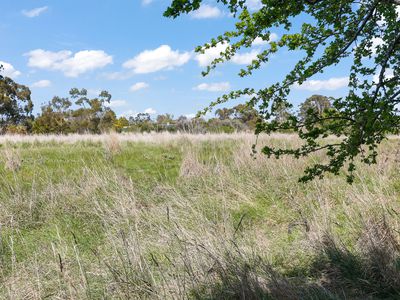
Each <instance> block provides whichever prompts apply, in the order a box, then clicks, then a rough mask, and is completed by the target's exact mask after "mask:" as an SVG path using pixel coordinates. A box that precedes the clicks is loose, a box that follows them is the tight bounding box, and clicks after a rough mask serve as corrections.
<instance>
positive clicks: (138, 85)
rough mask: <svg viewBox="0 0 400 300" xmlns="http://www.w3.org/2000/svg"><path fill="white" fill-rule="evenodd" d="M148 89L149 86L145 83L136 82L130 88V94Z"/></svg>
mask: <svg viewBox="0 0 400 300" xmlns="http://www.w3.org/2000/svg"><path fill="white" fill-rule="evenodd" d="M148 87H149V84H148V83H146V82H137V83H135V84H134V85H132V86H131V88H130V90H131V91H132V92H136V91H139V90H142V89H146V88H148Z"/></svg>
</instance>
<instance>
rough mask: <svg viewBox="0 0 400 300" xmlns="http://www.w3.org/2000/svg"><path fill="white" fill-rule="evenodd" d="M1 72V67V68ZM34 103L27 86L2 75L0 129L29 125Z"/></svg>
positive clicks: (0, 82) (0, 81) (0, 78)
mask: <svg viewBox="0 0 400 300" xmlns="http://www.w3.org/2000/svg"><path fill="white" fill-rule="evenodd" d="M0 71H1V66H0ZM32 109H33V103H32V100H31V91H30V90H29V88H28V87H27V86H24V85H22V84H18V83H16V82H15V81H14V80H12V79H11V78H9V77H3V76H1V75H0V128H1V129H2V131H4V130H7V128H8V127H9V126H25V125H29V122H30V121H31V120H32Z"/></svg>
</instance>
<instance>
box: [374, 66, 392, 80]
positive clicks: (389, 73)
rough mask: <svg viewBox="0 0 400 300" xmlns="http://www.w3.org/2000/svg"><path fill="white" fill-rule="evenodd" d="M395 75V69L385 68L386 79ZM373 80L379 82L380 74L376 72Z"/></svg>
mask: <svg viewBox="0 0 400 300" xmlns="http://www.w3.org/2000/svg"><path fill="white" fill-rule="evenodd" d="M393 77H394V73H393V69H386V70H385V74H384V75H383V78H384V79H390V78H393ZM373 81H374V83H378V82H379V74H375V75H374V77H373Z"/></svg>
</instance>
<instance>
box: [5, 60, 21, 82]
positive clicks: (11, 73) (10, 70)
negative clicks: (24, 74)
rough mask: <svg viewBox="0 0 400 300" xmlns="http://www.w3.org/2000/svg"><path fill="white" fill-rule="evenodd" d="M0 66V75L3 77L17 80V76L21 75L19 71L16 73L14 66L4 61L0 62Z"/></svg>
mask: <svg viewBox="0 0 400 300" xmlns="http://www.w3.org/2000/svg"><path fill="white" fill-rule="evenodd" d="M0 66H3V69H2V70H0V75H3V76H5V77H10V78H13V79H14V78H17V77H18V76H19V75H21V72H20V71H17V70H16V69H15V68H14V66H13V65H12V64H10V63H7V62H5V61H0Z"/></svg>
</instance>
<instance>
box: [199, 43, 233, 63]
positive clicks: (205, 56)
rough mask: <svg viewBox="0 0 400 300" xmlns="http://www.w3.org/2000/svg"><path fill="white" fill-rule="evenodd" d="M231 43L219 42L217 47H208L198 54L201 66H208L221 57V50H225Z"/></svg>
mask: <svg viewBox="0 0 400 300" xmlns="http://www.w3.org/2000/svg"><path fill="white" fill-rule="evenodd" d="M228 46H229V44H227V43H225V44H222V43H218V44H217V45H216V46H215V47H212V48H210V49H207V50H206V51H205V52H204V53H201V54H197V55H196V56H195V58H194V59H195V60H197V62H198V64H199V66H200V67H206V66H208V65H209V64H210V63H211V62H212V61H213V60H214V59H216V58H218V57H220V54H221V52H224V51H225V50H226V48H228Z"/></svg>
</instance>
